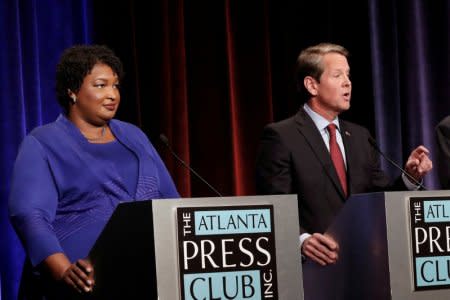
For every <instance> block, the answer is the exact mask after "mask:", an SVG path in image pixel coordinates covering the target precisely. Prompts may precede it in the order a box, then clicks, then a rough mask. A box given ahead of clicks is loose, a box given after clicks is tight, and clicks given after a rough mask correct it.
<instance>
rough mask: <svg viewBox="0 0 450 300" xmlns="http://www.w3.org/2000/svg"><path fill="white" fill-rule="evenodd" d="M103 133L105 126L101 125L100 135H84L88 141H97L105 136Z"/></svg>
mask: <svg viewBox="0 0 450 300" xmlns="http://www.w3.org/2000/svg"><path fill="white" fill-rule="evenodd" d="M105 133H106V126H103V127H102V132H101V133H100V136H98V137H95V138H88V137H87V136H85V138H86V139H87V140H88V141H90V142H95V141H99V140H101V139H103V138H104V137H105Z"/></svg>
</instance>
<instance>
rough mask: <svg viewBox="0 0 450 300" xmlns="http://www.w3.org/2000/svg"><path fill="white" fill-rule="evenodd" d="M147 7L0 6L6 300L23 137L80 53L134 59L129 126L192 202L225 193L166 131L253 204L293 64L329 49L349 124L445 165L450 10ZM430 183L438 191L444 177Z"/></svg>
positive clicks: (397, 151)
mask: <svg viewBox="0 0 450 300" xmlns="http://www.w3.org/2000/svg"><path fill="white" fill-rule="evenodd" d="M144 2H145V1H133V0H129V1H115V2H114V5H112V4H111V2H110V1H106V0H98V1H97V0H96V1H85V0H84V1H70V0H61V1H48V0H42V1H33V0H23V1H13V0H3V1H0V25H1V26H0V28H1V29H2V30H0V47H1V49H2V50H1V51H0V79H1V80H0V108H1V109H0V126H1V127H0V141H1V143H2V147H1V154H0V167H1V168H0V169H1V186H0V188H1V190H0V236H1V239H2V242H1V244H0V271H1V274H0V278H1V285H2V287H1V292H2V296H3V299H14V297H15V296H14V295H15V293H16V290H17V283H18V280H19V276H20V271H21V266H22V260H23V251H22V248H21V246H20V243H19V242H18V240H17V237H16V235H15V234H14V232H13V231H12V229H11V226H10V224H9V221H8V219H7V198H8V193H9V184H10V176H11V170H12V165H13V162H14V159H15V156H16V153H17V149H18V146H19V143H20V141H21V140H22V138H23V137H24V135H25V134H26V133H28V132H29V131H30V130H31V129H32V128H34V127H35V126H37V125H40V124H44V123H48V122H50V121H53V120H54V119H55V118H56V116H57V114H58V113H59V108H58V106H57V103H56V100H55V96H54V71H55V64H56V61H57V60H58V57H59V55H60V53H61V51H62V50H63V49H64V48H66V47H67V46H69V45H72V44H74V43H82V42H94V43H101V44H106V45H108V46H110V47H111V48H112V49H114V50H115V52H116V53H117V54H118V55H119V56H120V57H121V58H122V59H123V61H124V64H125V70H126V78H125V80H124V82H123V83H122V103H121V108H120V110H119V113H118V117H119V118H121V119H123V120H126V121H129V122H132V123H134V124H137V125H138V126H140V127H141V128H142V129H143V130H144V131H145V132H146V133H147V134H148V136H149V137H150V139H151V140H152V142H153V143H154V144H155V146H156V147H157V149H158V150H159V152H160V154H161V155H162V157H163V159H164V161H165V162H166V164H167V166H168V168H169V171H170V173H171V174H172V176H173V177H174V179H175V182H176V184H177V188H178V189H179V191H180V193H181V195H182V196H185V197H199V196H215V195H214V193H213V192H212V191H211V190H209V189H208V187H207V186H205V185H204V184H203V183H202V182H201V181H199V180H198V179H197V178H195V177H194V176H193V175H191V174H189V172H188V171H187V170H186V169H184V168H183V167H182V166H181V165H180V164H179V163H178V162H177V161H176V160H174V158H173V157H171V156H170V154H169V153H168V152H167V150H166V149H164V148H162V147H161V144H160V143H159V141H158V136H159V134H160V133H164V134H165V135H167V137H168V138H169V142H170V143H171V144H172V146H173V148H174V150H175V151H176V152H177V153H178V154H179V155H180V156H181V157H182V158H183V159H184V160H185V161H186V162H187V163H189V164H190V165H191V166H192V167H193V168H194V169H195V170H196V171H197V172H198V173H200V174H201V175H202V176H203V177H204V178H205V179H207V180H208V181H209V182H210V183H211V184H212V185H213V186H214V187H215V188H216V189H218V190H219V191H220V192H221V193H222V194H224V195H227V196H235V195H252V194H254V192H255V189H254V183H253V173H254V160H255V154H256V151H257V146H258V140H259V136H260V134H261V131H262V128H263V126H264V125H265V124H267V123H268V122H271V121H277V120H280V119H283V118H285V117H288V116H290V115H292V114H294V113H295V112H296V110H297V109H298V107H299V105H300V103H299V102H298V101H297V97H296V92H295V82H294V65H295V60H296V58H297V55H298V54H299V52H300V50H301V49H302V48H304V47H306V46H309V45H312V44H315V43H319V42H323V41H328V42H335V43H339V44H342V45H344V46H345V47H347V48H348V50H349V51H350V53H351V57H350V64H351V69H352V71H351V73H352V83H353V97H352V107H351V109H350V111H349V112H346V113H345V114H343V116H342V117H344V118H346V119H348V120H350V121H353V122H356V123H359V124H361V125H364V126H366V127H367V128H369V130H370V131H371V132H372V134H373V135H374V136H375V137H376V138H377V140H378V143H379V144H380V147H381V149H382V150H384V151H385V152H386V153H387V155H389V156H390V157H391V158H392V159H394V160H395V161H397V162H398V163H399V164H401V165H403V164H404V162H405V160H406V158H407V155H408V154H409V152H410V151H411V150H412V149H413V148H414V147H415V146H417V145H419V144H424V145H425V146H426V147H428V148H429V149H430V150H431V151H432V152H431V155H432V159H434V158H435V157H436V155H435V153H436V152H435V151H436V146H435V143H434V126H435V125H436V124H437V122H438V121H439V120H440V119H442V118H443V117H444V116H446V115H447V114H449V112H450V101H449V100H448V99H449V98H450V97H449V96H450V95H449V87H450V80H449V79H450V77H449V70H450V68H449V53H450V52H449V35H448V32H449V29H450V28H449V27H450V24H449V18H448V16H449V10H450V7H449V5H450V4H449V1H448V0H436V1H419V0H413V1H407V3H405V2H406V1H397V0H394V1H381V0H365V1H356V2H357V3H355V2H354V1H345V0H344V1H339V2H336V1H306V2H305V1H294V2H292V1H269V0H248V1H231V0H216V1H207V0H200V1H183V0H155V1H150V3H144ZM91 5H92V7H91ZM144 5H145V7H144ZM148 6H149V7H150V9H149V8H148ZM434 163H435V164H437V163H438V162H437V161H436V160H435V159H434ZM383 167H384V168H385V169H386V170H387V171H388V172H389V174H390V175H391V176H393V177H394V176H397V175H398V174H399V172H398V170H395V169H394V168H392V167H391V166H389V165H388V164H387V163H386V162H385V161H383ZM425 185H426V186H427V187H428V188H429V189H435V188H438V187H439V186H438V184H437V177H436V173H435V172H432V173H431V174H430V176H428V178H427V179H426V181H425Z"/></svg>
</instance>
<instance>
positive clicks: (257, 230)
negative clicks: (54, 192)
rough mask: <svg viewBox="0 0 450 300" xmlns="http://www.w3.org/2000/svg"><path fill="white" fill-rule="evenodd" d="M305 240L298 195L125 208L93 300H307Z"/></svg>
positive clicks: (101, 259) (105, 235)
mask: <svg viewBox="0 0 450 300" xmlns="http://www.w3.org/2000/svg"><path fill="white" fill-rule="evenodd" d="M299 232H300V230H299V223H298V208H297V196H296V195H276V196H243V197H209V198H183V199H158V200H151V201H150V200H148V201H138V202H127V203H121V204H119V205H118V206H117V208H116V210H115V211H114V213H113V215H112V216H111V218H110V220H109V222H108V223H107V224H106V226H105V228H104V230H103V232H102V233H101V235H100V237H99V238H98V239H97V241H96V243H95V245H94V246H93V248H92V249H91V251H90V254H89V258H90V259H91V261H92V263H93V265H94V268H95V279H96V286H95V288H94V291H93V293H92V294H91V295H90V296H89V297H88V298H87V299H158V297H159V299H160V300H165V299H170V300H176V299H183V300H188V299H204V298H206V299H225V297H223V296H224V295H225V296H227V297H228V299H249V300H253V299H300V300H302V299H303V287H302V278H301V262H300V255H299V240H298V237H299ZM221 297H222V298H221Z"/></svg>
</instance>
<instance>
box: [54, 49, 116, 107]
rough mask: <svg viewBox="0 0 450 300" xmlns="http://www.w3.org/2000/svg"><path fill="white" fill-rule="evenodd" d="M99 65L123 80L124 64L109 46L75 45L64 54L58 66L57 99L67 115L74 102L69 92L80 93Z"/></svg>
mask: <svg viewBox="0 0 450 300" xmlns="http://www.w3.org/2000/svg"><path fill="white" fill-rule="evenodd" d="M97 63H102V64H105V65H108V66H109V67H110V68H111V69H112V70H113V71H114V72H115V73H116V74H117V77H118V78H119V80H121V79H122V78H123V76H124V72H123V66H122V62H121V61H120V59H119V58H118V57H117V56H116V55H115V54H114V52H113V51H112V50H111V49H110V48H108V47H107V46H104V45H74V46H72V47H69V48H67V49H65V50H64V52H63V53H62V55H61V57H60V59H59V62H58V65H57V66H56V98H57V100H58V103H59V105H61V107H62V108H63V110H64V112H65V113H68V111H69V107H70V103H71V102H72V99H71V98H70V97H69V93H68V90H71V91H72V92H74V93H76V92H78V91H79V90H80V87H81V85H82V84H83V80H84V78H85V77H86V75H88V74H89V73H90V72H91V71H92V68H93V67H94V66H95V65H96V64H97Z"/></svg>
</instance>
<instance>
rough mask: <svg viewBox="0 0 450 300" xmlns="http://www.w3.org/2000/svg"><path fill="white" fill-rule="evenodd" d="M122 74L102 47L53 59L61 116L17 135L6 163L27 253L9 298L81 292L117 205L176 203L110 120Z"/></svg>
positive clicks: (133, 134)
mask: <svg viewBox="0 0 450 300" xmlns="http://www.w3.org/2000/svg"><path fill="white" fill-rule="evenodd" d="M122 76H123V70H122V63H121V61H120V60H119V58H117V57H116V56H115V55H114V53H113V52H112V51H111V50H110V49H108V48H107V47H105V46H98V45H77V46H74V47H71V48H68V49H66V50H65V51H64V53H63V54H62V56H61V58H60V61H59V63H58V66H57V70H56V91H57V98H58V102H59V104H60V105H61V107H62V109H63V113H62V114H61V115H60V116H59V117H58V118H57V120H56V121H55V122H53V123H50V124H47V125H44V126H41V127H38V128H36V129H34V130H33V131H32V132H31V133H30V134H29V135H28V136H26V137H25V139H24V140H23V142H22V144H21V147H20V150H19V153H18V156H17V159H16V162H15V166H14V173H13V180H12V186H11V195H10V199H9V209H10V217H11V221H12V224H13V226H14V227H15V229H16V231H17V233H18V235H19V237H20V239H21V241H22V243H23V245H24V247H25V250H26V253H27V262H26V264H25V268H24V274H23V278H22V283H21V288H20V291H19V298H26V299H30V298H31V299H49V298H52V297H56V298H58V296H55V295H56V294H52V293H56V292H50V290H54V287H55V286H58V288H59V289H61V287H62V289H63V290H64V289H65V290H67V288H69V289H73V290H74V291H77V292H79V293H89V292H91V291H92V289H93V287H94V276H93V271H94V270H93V266H92V265H91V264H90V262H89V261H88V260H87V259H84V258H86V257H87V255H88V253H89V250H90V249H91V247H92V246H93V244H94V243H95V241H96V239H97V238H98V236H99V235H100V233H101V231H102V229H103V227H104V226H105V224H106V222H107V221H108V219H109V217H110V216H111V214H112V212H113V211H114V209H115V207H116V206H117V205H118V203H119V202H123V201H135V200H147V199H155V198H178V197H179V194H178V192H177V190H176V187H175V185H174V183H173V181H172V179H171V177H170V175H169V173H168V172H167V170H166V168H165V166H164V164H163V162H162V161H161V159H160V157H159V155H158V153H157V152H156V150H155V149H154V147H153V146H152V144H151V143H150V142H149V140H148V139H147V137H146V135H145V134H144V133H143V132H142V131H141V130H140V129H139V128H137V127H136V126H134V125H132V124H129V123H125V122H122V121H119V120H116V119H113V118H114V116H115V114H116V111H117V109H118V107H119V103H120V92H119V82H120V79H121V77H122ZM48 278H51V280H48ZM56 283H58V284H56Z"/></svg>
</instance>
